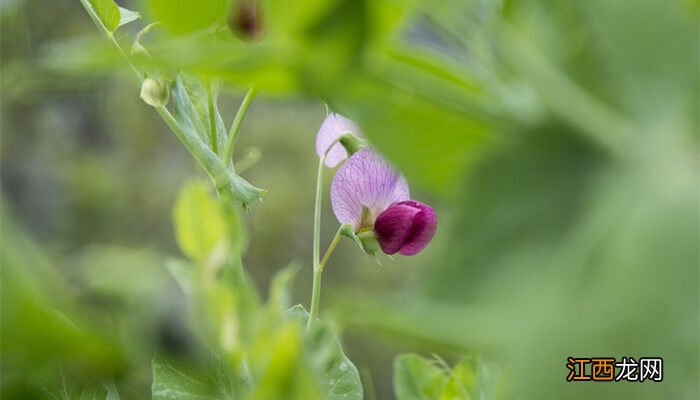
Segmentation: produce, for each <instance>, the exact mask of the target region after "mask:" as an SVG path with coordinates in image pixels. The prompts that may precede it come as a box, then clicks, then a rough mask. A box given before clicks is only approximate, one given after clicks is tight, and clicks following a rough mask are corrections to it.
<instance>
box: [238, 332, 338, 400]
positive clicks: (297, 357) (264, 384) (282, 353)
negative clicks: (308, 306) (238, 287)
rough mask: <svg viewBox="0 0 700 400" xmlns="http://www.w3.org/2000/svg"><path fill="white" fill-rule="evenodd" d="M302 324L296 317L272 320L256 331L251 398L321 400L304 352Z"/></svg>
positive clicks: (259, 399) (256, 399) (252, 362)
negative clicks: (264, 327)
mask: <svg viewBox="0 0 700 400" xmlns="http://www.w3.org/2000/svg"><path fill="white" fill-rule="evenodd" d="M303 344H304V341H303V328H302V327H300V326H298V325H297V324H296V322H295V321H285V322H282V323H281V324H280V321H279V320H278V321H275V322H274V323H272V324H271V325H269V326H267V328H266V329H263V330H262V331H261V332H259V335H258V340H257V343H256V345H255V346H254V352H253V354H252V357H251V358H252V361H251V364H252V365H253V369H254V371H257V374H258V376H257V379H256V383H257V384H256V387H255V388H254V390H253V392H252V394H251V396H250V399H252V400H321V399H326V397H324V396H322V394H321V392H319V387H318V385H317V383H316V379H314V374H313V372H312V370H311V368H310V366H309V363H308V361H307V360H306V357H305V355H304V348H303V347H304V345H303Z"/></svg>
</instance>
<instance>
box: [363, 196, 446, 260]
mask: <svg viewBox="0 0 700 400" xmlns="http://www.w3.org/2000/svg"><path fill="white" fill-rule="evenodd" d="M436 230H437V215H436V214H435V210H433V209H432V208H431V207H429V206H427V205H425V204H423V203H419V202H417V201H414V200H408V201H402V202H399V203H396V204H393V205H391V206H390V207H389V208H387V209H386V211H384V212H383V213H381V214H379V216H378V217H377V219H376V221H375V224H374V232H375V234H376V236H377V241H378V242H379V246H380V247H381V248H382V251H383V252H385V253H386V254H394V253H396V252H398V253H401V254H403V255H405V256H412V255H414V254H418V253H419V252H420V251H421V250H423V249H424V248H425V247H426V246H427V245H428V243H430V241H431V240H432V239H433V236H435V231H436Z"/></svg>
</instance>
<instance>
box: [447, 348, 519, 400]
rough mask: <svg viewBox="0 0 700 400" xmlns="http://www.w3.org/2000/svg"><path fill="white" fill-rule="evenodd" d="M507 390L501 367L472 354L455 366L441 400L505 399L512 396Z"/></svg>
mask: <svg viewBox="0 0 700 400" xmlns="http://www.w3.org/2000/svg"><path fill="white" fill-rule="evenodd" d="M507 390H508V389H507V387H506V383H505V382H504V380H503V378H502V374H501V370H500V368H499V367H498V366H497V365H496V364H493V363H487V362H484V361H483V360H481V358H480V357H479V356H476V355H473V354H472V355H468V356H467V357H465V358H464V359H463V360H462V361H460V362H459V363H458V364H457V365H456V366H455V367H454V369H453V370H452V373H451V374H450V377H449V380H448V382H447V385H445V390H444V391H443V392H442V396H441V397H440V400H453V399H464V400H472V399H474V400H478V399H494V400H496V399H498V400H503V399H509V398H511V397H510V395H509V393H508V391H507Z"/></svg>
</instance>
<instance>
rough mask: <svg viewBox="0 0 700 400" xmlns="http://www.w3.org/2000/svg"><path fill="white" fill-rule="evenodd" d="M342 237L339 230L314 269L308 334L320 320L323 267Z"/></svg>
mask: <svg viewBox="0 0 700 400" xmlns="http://www.w3.org/2000/svg"><path fill="white" fill-rule="evenodd" d="M340 236H341V230H340V229H338V232H336V234H335V237H333V241H332V242H331V245H330V246H328V250H326V254H325V255H324V256H323V259H322V260H321V262H320V263H319V264H318V265H316V266H315V267H314V281H313V287H312V289H311V311H309V321H308V323H307V324H306V331H307V332H308V331H309V330H311V327H312V326H313V324H314V323H315V321H316V318H318V308H319V305H320V303H321V275H322V274H323V267H324V266H325V265H326V263H327V262H328V259H329V258H330V257H331V254H333V251H334V250H335V247H336V246H337V245H338V242H340Z"/></svg>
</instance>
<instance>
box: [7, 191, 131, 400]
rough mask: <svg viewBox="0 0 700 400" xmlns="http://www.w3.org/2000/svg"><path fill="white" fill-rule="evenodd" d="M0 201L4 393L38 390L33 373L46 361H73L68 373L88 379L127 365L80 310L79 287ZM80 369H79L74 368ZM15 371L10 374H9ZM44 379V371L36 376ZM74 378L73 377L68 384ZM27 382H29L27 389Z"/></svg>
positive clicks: (51, 370)
mask: <svg viewBox="0 0 700 400" xmlns="http://www.w3.org/2000/svg"><path fill="white" fill-rule="evenodd" d="M6 210H7V207H6V206H5V204H2V205H1V206H0V213H1V214H2V215H1V217H0V221H1V224H2V227H1V228H2V231H3V240H1V241H0V264H2V268H0V281H1V282H2V291H1V292H0V296H1V298H0V300H1V301H0V306H1V311H2V312H1V313H0V315H1V316H2V321H1V323H2V341H0V353H2V362H3V385H2V394H3V397H4V394H5V393H8V392H12V391H13V390H27V389H36V388H35V387H32V386H33V385H34V383H33V382H34V380H33V377H34V376H35V375H37V374H39V373H40V372H41V371H38V370H37V369H36V366H37V365H43V366H46V372H47V374H49V377H50V376H54V372H56V371H57V370H56V369H55V368H53V367H54V366H56V364H57V363H59V362H60V363H65V364H66V365H70V366H71V369H70V370H65V371H64V372H65V375H66V376H68V377H69V380H70V379H73V378H75V376H76V375H79V376H81V379H82V380H83V381H84V382H88V381H90V382H92V381H93V380H100V379H106V378H109V377H111V376H112V375H113V374H114V373H115V371H120V370H121V368H123V367H124V365H123V359H122V358H121V355H122V351H121V349H120V347H119V346H118V344H117V342H116V341H115V340H114V337H113V336H111V335H109V332H105V331H100V329H99V326H97V324H93V321H92V320H91V319H90V318H88V317H87V316H84V315H82V313H80V312H78V311H76V310H77V305H76V303H75V290H74V289H75V288H74V287H73V286H71V285H70V284H68V282H66V281H65V280H63V277H62V276H61V275H60V274H58V273H57V269H56V267H55V266H53V265H51V262H50V260H49V258H48V256H47V255H45V254H44V253H43V251H42V250H41V249H40V248H39V247H37V246H36V244H35V243H34V242H33V240H32V239H31V238H30V237H29V236H28V235H27V234H26V233H25V232H23V231H22V230H21V229H20V228H19V227H17V226H16V225H15V224H14V222H13V220H12V217H11V215H9V214H8V213H7V211H6ZM76 370H78V371H80V372H79V373H76ZM9 371H12V374H7V375H5V373H6V372H9ZM37 379H39V381H42V377H41V376H37ZM73 383H74V382H73V381H71V382H70V384H73ZM27 386H30V387H29V388H28V387H27Z"/></svg>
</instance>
